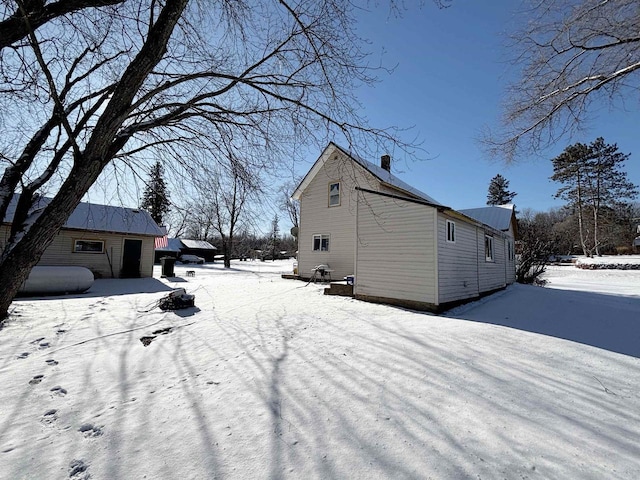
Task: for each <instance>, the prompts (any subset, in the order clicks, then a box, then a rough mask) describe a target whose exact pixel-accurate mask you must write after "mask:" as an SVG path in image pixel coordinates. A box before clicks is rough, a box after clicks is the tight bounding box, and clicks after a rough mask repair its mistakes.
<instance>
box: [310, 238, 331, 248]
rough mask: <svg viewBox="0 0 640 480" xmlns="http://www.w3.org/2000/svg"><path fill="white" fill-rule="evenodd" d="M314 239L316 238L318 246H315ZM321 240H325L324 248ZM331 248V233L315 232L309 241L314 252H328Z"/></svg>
mask: <svg viewBox="0 0 640 480" xmlns="http://www.w3.org/2000/svg"><path fill="white" fill-rule="evenodd" d="M316 239H317V240H318V248H316ZM323 241H326V248H322V244H323ZM330 248H331V235H329V234H327V233H317V234H315V235H314V236H313V239H312V241H311V250H312V251H314V252H328V251H329V249H330Z"/></svg>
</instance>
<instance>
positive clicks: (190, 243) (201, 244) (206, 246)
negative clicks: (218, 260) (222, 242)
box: [180, 238, 217, 250]
mask: <svg viewBox="0 0 640 480" xmlns="http://www.w3.org/2000/svg"><path fill="white" fill-rule="evenodd" d="M180 241H181V242H182V244H183V245H184V246H185V247H187V248H198V249H200V250H217V248H216V247H214V246H213V245H211V244H210V243H209V242H205V241H204V240H187V239H185V238H181V239H180Z"/></svg>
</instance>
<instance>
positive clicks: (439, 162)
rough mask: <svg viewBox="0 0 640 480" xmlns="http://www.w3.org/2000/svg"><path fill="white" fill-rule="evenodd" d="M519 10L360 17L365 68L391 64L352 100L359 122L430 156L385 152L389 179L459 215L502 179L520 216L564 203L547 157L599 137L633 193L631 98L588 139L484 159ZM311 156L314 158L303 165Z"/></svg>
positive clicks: (509, 6)
mask: <svg viewBox="0 0 640 480" xmlns="http://www.w3.org/2000/svg"><path fill="white" fill-rule="evenodd" d="M407 3H410V2H407ZM517 3H518V2H513V1H507V0H501V1H491V2H464V1H462V0H454V2H453V3H452V5H451V6H450V7H449V8H447V9H444V10H439V9H437V8H436V7H435V5H433V4H432V3H431V2H430V1H427V2H425V5H424V6H423V7H422V8H415V7H412V8H410V9H409V10H408V11H406V12H405V13H404V14H403V16H402V18H396V17H393V16H390V15H389V10H388V7H387V6H386V5H384V6H383V5H381V6H380V7H378V8H373V7H372V9H371V10H370V11H369V12H364V11H362V12H360V14H359V24H358V25H359V31H360V33H361V35H362V36H363V37H365V38H367V39H369V40H370V41H371V42H372V43H371V45H370V48H369V50H370V51H371V52H372V57H371V62H372V63H376V62H378V61H379V60H380V59H382V62H383V64H384V65H385V66H387V67H393V66H395V65H396V64H397V67H396V69H395V71H394V72H393V73H392V74H391V75H384V76H381V80H382V81H381V82H380V83H379V84H377V85H376V86H375V87H374V88H366V89H362V90H361V91H360V92H359V98H360V99H361V101H362V103H363V105H364V107H365V114H366V116H367V117H368V118H369V120H370V122H371V123H372V124H373V125H374V126H377V127H383V126H398V127H410V126H414V129H413V130H412V131H411V132H410V134H409V135H408V136H407V138H411V137H412V136H414V135H417V136H418V138H420V139H421V140H423V141H424V143H423V147H424V148H425V149H426V150H427V151H428V159H426V160H419V161H414V160H412V159H410V158H405V157H404V156H402V155H400V154H398V155H397V156H396V155H394V153H395V152H388V153H391V154H392V156H393V157H394V160H395V163H394V166H393V173H395V174H396V175H397V176H399V177H400V178H402V179H403V180H404V181H406V182H408V183H410V184H411V185H413V186H415V187H416V188H418V189H420V190H422V191H424V192H425V193H427V194H429V195H430V196H432V197H434V198H435V199H436V200H438V201H439V202H441V203H443V204H445V205H448V206H451V207H453V208H457V209H461V208H470V207H477V206H482V205H485V203H486V196H487V188H488V185H489V181H490V180H491V178H492V177H493V176H494V175H496V174H497V173H500V174H502V175H503V176H505V177H506V178H507V179H508V180H509V182H510V190H512V191H515V192H517V194H518V195H517V197H516V198H515V203H516V205H517V207H518V209H523V208H532V209H534V210H538V211H539V210H547V209H548V208H550V207H554V206H561V205H562V204H563V202H562V201H560V200H556V199H554V198H553V195H554V193H555V192H556V191H557V189H558V187H559V185H557V184H555V183H553V182H551V181H550V180H549V176H550V175H552V167H551V161H550V159H551V158H553V157H554V156H556V155H558V154H559V153H560V152H562V150H564V148H565V147H566V146H567V145H568V144H570V143H575V142H577V141H580V142H584V143H589V142H591V141H593V140H594V139H595V138H596V137H598V136H602V137H604V139H605V141H606V142H607V143H617V144H618V147H619V149H620V151H622V152H624V153H631V154H632V155H631V157H630V159H629V160H628V161H627V163H626V170H627V172H628V175H629V180H631V181H632V182H634V183H635V184H637V185H640V132H638V126H639V125H640V112H639V109H638V101H637V98H634V99H629V101H628V107H629V109H633V111H630V112H624V111H622V110H616V111H609V109H608V108H607V109H603V110H602V111H599V112H593V114H594V115H593V117H594V120H593V122H592V123H591V125H590V127H591V128H590V129H589V130H588V131H587V132H585V133H584V134H583V135H581V136H579V137H575V138H573V139H571V140H570V141H569V140H567V141H565V142H563V143H559V144H557V145H556V147H554V148H553V149H551V150H549V151H548V152H545V153H546V155H545V156H544V157H542V158H521V159H519V160H518V161H517V162H516V163H515V164H512V165H505V164H504V163H502V162H499V161H498V162H496V161H492V160H489V159H488V158H487V157H486V155H485V154H484V153H483V151H482V149H481V146H480V144H479V143H478V141H477V139H478V138H479V136H480V132H481V130H482V128H483V127H484V126H489V127H491V128H496V127H497V126H498V119H499V116H500V104H501V100H502V98H503V94H504V88H505V86H506V84H507V81H508V80H509V78H510V75H513V69H512V68H511V67H510V65H509V64H508V63H507V62H506V60H507V59H508V58H509V51H508V50H507V49H506V48H505V45H506V43H507V39H506V36H505V34H506V33H508V32H509V31H510V30H511V28H512V27H513V24H514V22H515V21H516V20H517V19H516V17H515V16H514V13H513V11H514V9H515V7H516V6H517ZM383 52H384V53H383ZM381 153H384V152H381ZM318 155H319V152H311V153H310V156H309V158H308V159H306V160H307V161H306V162H304V165H302V166H301V167H302V168H305V167H306V166H308V165H309V164H310V163H312V162H313V161H315V160H316V159H317V156H318ZM369 160H371V161H377V160H376V159H369ZM301 173H304V172H301Z"/></svg>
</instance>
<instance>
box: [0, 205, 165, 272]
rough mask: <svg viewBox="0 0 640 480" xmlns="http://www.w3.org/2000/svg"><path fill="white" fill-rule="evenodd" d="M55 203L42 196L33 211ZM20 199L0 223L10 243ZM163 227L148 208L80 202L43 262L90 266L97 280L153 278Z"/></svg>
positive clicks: (0, 235)
mask: <svg viewBox="0 0 640 480" xmlns="http://www.w3.org/2000/svg"><path fill="white" fill-rule="evenodd" d="M49 202H50V199H49V198H46V197H40V199H39V200H38V201H37V203H36V205H35V206H34V209H42V208H44V207H45V206H46V205H47V204H48V203H49ZM16 204H17V197H14V199H13V200H12V202H11V203H10V205H9V209H8V210H7V215H6V221H5V222H4V223H2V225H0V250H2V249H3V248H4V246H5V245H6V243H7V241H8V239H9V235H10V231H11V223H12V220H13V215H14V211H15V206H16ZM162 235H163V231H162V230H161V229H160V227H158V225H157V224H156V222H154V221H153V219H152V218H151V215H149V213H147V212H146V211H144V210H139V209H134V208H125V207H114V206H110V205H98V204H95V203H86V202H81V203H80V204H78V206H77V207H76V209H75V210H74V211H73V213H72V214H71V216H70V217H69V219H68V220H67V222H66V223H65V224H64V226H63V227H62V229H61V230H60V232H59V233H58V234H57V235H56V236H55V238H54V239H53V241H52V242H51V244H50V245H49V246H48V247H47V249H46V250H45V252H44V254H43V255H42V258H41V259H40V262H39V263H38V265H41V266H44V265H49V266H57V265H65V266H79V267H86V268H88V269H89V270H91V272H93V275H94V276H95V277H96V278H117V277H151V276H153V259H154V240H155V238H156V237H161V236H162Z"/></svg>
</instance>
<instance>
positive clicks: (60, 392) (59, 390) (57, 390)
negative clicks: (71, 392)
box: [50, 385, 67, 397]
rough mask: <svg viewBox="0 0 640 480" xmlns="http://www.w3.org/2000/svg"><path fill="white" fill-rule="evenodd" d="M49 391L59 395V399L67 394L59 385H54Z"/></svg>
mask: <svg viewBox="0 0 640 480" xmlns="http://www.w3.org/2000/svg"><path fill="white" fill-rule="evenodd" d="M50 391H51V392H53V393H55V394H56V395H59V396H60V397H64V396H65V395H66V394H67V391H66V390H65V389H64V388H62V387H61V386H60V385H56V386H55V387H53V388H52V389H51V390H50Z"/></svg>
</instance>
